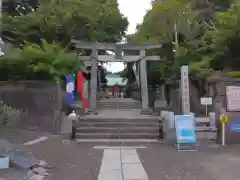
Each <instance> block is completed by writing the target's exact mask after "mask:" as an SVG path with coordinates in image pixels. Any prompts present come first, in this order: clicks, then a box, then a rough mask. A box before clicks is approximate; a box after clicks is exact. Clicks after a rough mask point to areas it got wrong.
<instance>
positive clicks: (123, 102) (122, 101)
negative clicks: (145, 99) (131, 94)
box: [97, 98, 141, 109]
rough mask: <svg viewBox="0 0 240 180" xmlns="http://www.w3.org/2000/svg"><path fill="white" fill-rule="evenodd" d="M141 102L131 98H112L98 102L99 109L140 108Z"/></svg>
mask: <svg viewBox="0 0 240 180" xmlns="http://www.w3.org/2000/svg"><path fill="white" fill-rule="evenodd" d="M140 108H141V102H140V101H136V100H134V99H130V98H111V99H103V100H100V101H98V102H97V109H140Z"/></svg>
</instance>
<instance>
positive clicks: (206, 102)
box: [200, 97, 212, 121]
mask: <svg viewBox="0 0 240 180" xmlns="http://www.w3.org/2000/svg"><path fill="white" fill-rule="evenodd" d="M200 101H201V104H202V105H204V106H205V117H206V121H207V118H208V105H212V98H211V97H202V98H201V99H200Z"/></svg>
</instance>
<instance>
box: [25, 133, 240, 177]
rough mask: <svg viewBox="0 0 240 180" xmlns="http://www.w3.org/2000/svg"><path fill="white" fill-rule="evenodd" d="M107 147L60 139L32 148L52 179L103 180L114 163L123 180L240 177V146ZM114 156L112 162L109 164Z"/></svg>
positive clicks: (146, 145)
mask: <svg viewBox="0 0 240 180" xmlns="http://www.w3.org/2000/svg"><path fill="white" fill-rule="evenodd" d="M99 146H106V144H105V145H104V144H99ZM99 146H98V147H99ZM107 146H109V147H108V149H106V147H100V148H97V149H96V145H94V144H86V143H84V144H77V143H76V144H75V143H62V141H61V139H60V138H55V139H51V140H49V141H46V142H43V143H41V144H38V145H34V146H31V147H29V148H30V150H31V151H32V152H33V153H34V154H35V155H36V156H37V157H39V158H40V159H41V158H42V159H45V160H46V161H47V162H48V163H49V164H50V165H52V166H53V167H54V168H53V170H52V172H51V174H52V177H51V180H66V179H69V180H101V176H100V175H101V170H102V172H103V170H104V168H105V169H108V168H109V163H112V167H113V169H114V168H115V169H120V172H121V173H122V176H123V177H124V174H125V177H126V176H128V177H129V178H130V177H131V176H135V177H136V176H137V177H140V176H141V177H147V178H148V180H238V179H239V177H240V172H239V167H240V158H239V150H240V146H229V147H226V148H219V147H212V146H210V145H208V146H207V145H202V144H200V145H199V151H197V152H177V151H176V149H175V148H174V147H171V146H169V145H164V144H160V143H159V144H157V143H155V144H138V145H136V143H134V144H132V145H131V144H124V145H123V144H122V145H119V144H107ZM112 146H125V148H122V149H119V148H118V147H112ZM126 146H127V147H128V148H127V149H126ZM94 147H95V148H94ZM144 147H145V148H144ZM114 154H115V155H114ZM124 154H125V155H124ZM129 154H132V155H129ZM111 156H112V161H109V159H111ZM123 156H124V157H123ZM134 162H135V165H132V166H131V167H129V166H128V169H130V170H131V172H130V173H129V171H128V172H127V170H126V171H125V172H124V164H128V163H129V164H134ZM119 165H120V166H121V167H118V166H119ZM134 168H135V170H133V169H134ZM117 173H118V172H117ZM117 173H116V174H117ZM127 173H129V174H128V175H127ZM116 174H115V175H116ZM116 177H117V175H116ZM109 178H110V174H109V177H106V176H105V180H108V179H109ZM121 178H122V177H121V175H120V179H121ZM122 179H123V180H133V179H126V178H125V179H124V178H122ZM122 179H121V180H122ZM110 180H118V179H117V178H114V179H110ZM134 180H137V179H134ZM141 180H146V179H141Z"/></svg>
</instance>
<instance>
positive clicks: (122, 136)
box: [77, 132, 158, 139]
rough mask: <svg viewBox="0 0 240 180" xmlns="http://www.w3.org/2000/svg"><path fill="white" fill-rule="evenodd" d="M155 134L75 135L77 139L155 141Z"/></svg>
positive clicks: (113, 133)
mask: <svg viewBox="0 0 240 180" xmlns="http://www.w3.org/2000/svg"><path fill="white" fill-rule="evenodd" d="M157 137H158V136H157V132H155V133H143V132H140V133H129V132H128V133H118V132H112V133H90V132H89V133H77V138H78V139H157Z"/></svg>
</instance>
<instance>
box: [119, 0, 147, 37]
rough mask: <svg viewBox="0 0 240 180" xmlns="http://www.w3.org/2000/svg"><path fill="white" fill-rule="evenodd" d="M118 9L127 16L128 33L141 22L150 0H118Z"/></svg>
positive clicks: (132, 31)
mask: <svg viewBox="0 0 240 180" xmlns="http://www.w3.org/2000/svg"><path fill="white" fill-rule="evenodd" d="M118 3H119V9H120V11H121V12H122V14H123V15H124V16H126V17H127V18H128V21H129V27H128V32H127V33H128V34H132V33H134V32H135V31H136V25H137V24H140V23H142V21H143V17H144V15H145V14H146V12H147V10H149V9H150V8H151V0H118Z"/></svg>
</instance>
